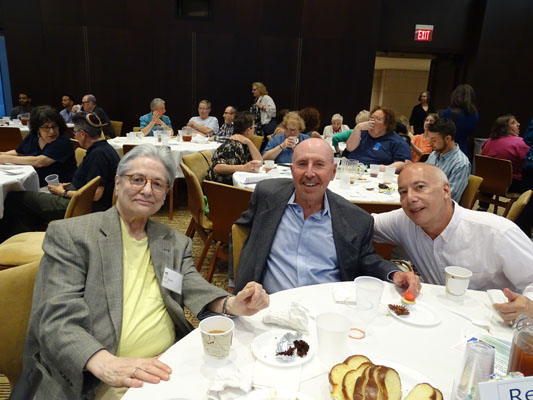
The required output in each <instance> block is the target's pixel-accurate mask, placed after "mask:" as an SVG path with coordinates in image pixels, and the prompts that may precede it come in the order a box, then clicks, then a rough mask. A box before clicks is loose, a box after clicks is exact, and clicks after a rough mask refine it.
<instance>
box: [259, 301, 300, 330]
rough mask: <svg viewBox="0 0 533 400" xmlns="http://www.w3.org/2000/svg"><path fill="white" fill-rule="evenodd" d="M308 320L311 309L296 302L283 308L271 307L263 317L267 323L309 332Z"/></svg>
mask: <svg viewBox="0 0 533 400" xmlns="http://www.w3.org/2000/svg"><path fill="white" fill-rule="evenodd" d="M308 322H309V311H308V310H307V309H306V308H305V307H304V306H302V305H301V304H299V303H296V302H292V303H290V304H289V305H288V306H284V307H283V308H277V309H269V311H268V314H266V315H265V316H264V317H263V323H265V324H274V325H278V326H281V327H283V328H290V329H294V330H295V331H298V332H302V333H309V328H308V326H307V324H308Z"/></svg>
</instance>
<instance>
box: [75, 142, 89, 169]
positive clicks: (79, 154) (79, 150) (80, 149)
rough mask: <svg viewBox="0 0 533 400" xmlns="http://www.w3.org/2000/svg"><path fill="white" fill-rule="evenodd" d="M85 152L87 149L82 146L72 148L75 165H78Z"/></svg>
mask: <svg viewBox="0 0 533 400" xmlns="http://www.w3.org/2000/svg"><path fill="white" fill-rule="evenodd" d="M86 154H87V150H85V149H84V148H83V147H78V148H77V149H76V150H74V157H76V165H77V166H78V167H79V166H80V164H81V162H82V161H83V159H84V158H85V155H86Z"/></svg>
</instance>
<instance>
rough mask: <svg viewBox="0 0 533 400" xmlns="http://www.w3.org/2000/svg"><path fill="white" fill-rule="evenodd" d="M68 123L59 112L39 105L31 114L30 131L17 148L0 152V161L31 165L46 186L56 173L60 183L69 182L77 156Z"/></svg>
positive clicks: (1, 162) (41, 183)
mask: <svg viewBox="0 0 533 400" xmlns="http://www.w3.org/2000/svg"><path fill="white" fill-rule="evenodd" d="M66 130H67V125H66V124H65V120H64V119H63V117H62V116H61V115H59V113H58V112H57V111H56V110H55V109H53V108H52V107H49V106H40V107H36V108H34V109H33V110H32V112H31V115H30V133H29V134H28V135H27V136H26V137H25V138H24V140H23V141H22V143H21V144H20V146H19V147H17V149H16V150H9V151H6V152H3V153H0V164H4V163H12V164H19V165H32V166H33V167H34V168H35V170H36V171H37V174H38V175H39V185H40V186H46V181H45V180H44V178H46V177H47V176H48V175H50V174H58V175H59V182H70V181H71V179H72V175H73V174H74V171H75V170H76V158H75V157H74V148H73V147H72V143H71V142H70V139H69V138H68V137H67V136H66V135H65V131H66Z"/></svg>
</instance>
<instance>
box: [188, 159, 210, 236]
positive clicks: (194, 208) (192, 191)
mask: <svg viewBox="0 0 533 400" xmlns="http://www.w3.org/2000/svg"><path fill="white" fill-rule="evenodd" d="M180 167H181V170H182V171H183V176H184V177H185V183H186V185H187V207H188V208H189V212H190V213H191V216H192V218H194V220H195V221H196V222H197V223H198V224H199V225H200V226H202V227H207V226H208V225H211V220H210V219H209V218H208V217H207V216H206V215H205V203H204V192H203V191H202V186H201V185H200V182H199V181H198V178H197V177H196V175H195V173H194V172H193V171H192V170H191V169H190V168H189V167H188V166H187V165H185V163H183V162H182V163H180Z"/></svg>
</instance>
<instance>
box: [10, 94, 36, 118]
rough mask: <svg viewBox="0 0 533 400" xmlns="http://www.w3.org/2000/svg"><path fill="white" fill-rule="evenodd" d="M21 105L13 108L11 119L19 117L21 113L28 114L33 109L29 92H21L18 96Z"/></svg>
mask: <svg viewBox="0 0 533 400" xmlns="http://www.w3.org/2000/svg"><path fill="white" fill-rule="evenodd" d="M18 103H19V105H18V106H16V107H13V108H12V109H11V119H15V118H18V116H19V115H20V114H28V113H31V111H32V110H33V106H32V105H31V95H30V94H29V93H28V92H20V93H19V96H18Z"/></svg>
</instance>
